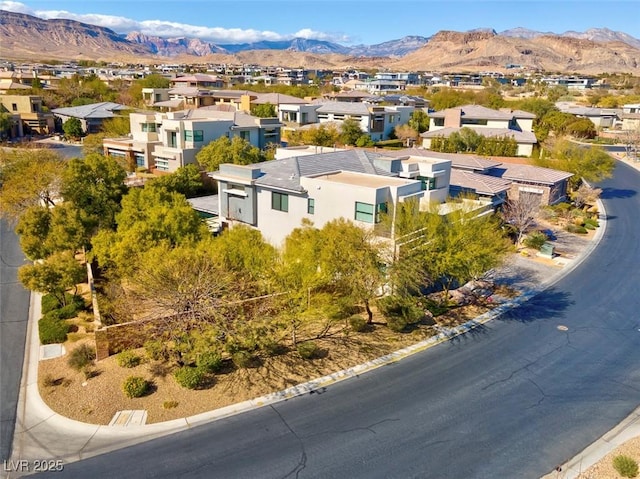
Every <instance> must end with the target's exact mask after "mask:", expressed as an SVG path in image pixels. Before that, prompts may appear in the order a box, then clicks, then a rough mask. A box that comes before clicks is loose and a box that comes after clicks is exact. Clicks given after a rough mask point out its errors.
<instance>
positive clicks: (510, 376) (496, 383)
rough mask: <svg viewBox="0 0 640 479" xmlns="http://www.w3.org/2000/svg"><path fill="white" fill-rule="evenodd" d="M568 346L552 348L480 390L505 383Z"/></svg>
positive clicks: (562, 345)
mask: <svg viewBox="0 0 640 479" xmlns="http://www.w3.org/2000/svg"><path fill="white" fill-rule="evenodd" d="M568 345H570V344H567V343H565V344H561V345H560V346H558V347H557V348H553V349H552V350H551V351H549V352H548V353H545V354H543V355H541V356H540V357H538V358H537V359H535V360H534V361H530V362H528V363H527V364H525V365H524V366H521V367H519V368H517V369H514V370H513V371H511V374H509V376H507V377H506V378H504V379H498V380H497V381H493V382H492V383H489V384H487V385H486V386H484V387H483V388H482V391H486V390H487V389H489V388H492V387H493V386H496V385H498V384H501V383H506V382H507V381H509V380H510V379H511V378H513V377H514V376H515V375H516V374H518V373H519V372H520V371H522V370H525V369H528V368H530V367H531V366H533V365H534V364H536V363H537V362H539V361H540V360H542V359H544V358H546V357H547V356H550V355H552V354H554V353H555V352H556V351H559V350H560V349H562V348H565V347H566V346H568Z"/></svg>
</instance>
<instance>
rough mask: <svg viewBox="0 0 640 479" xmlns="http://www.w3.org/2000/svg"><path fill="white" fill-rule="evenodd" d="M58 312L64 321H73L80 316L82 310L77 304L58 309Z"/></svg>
mask: <svg viewBox="0 0 640 479" xmlns="http://www.w3.org/2000/svg"><path fill="white" fill-rule="evenodd" d="M58 311H59V313H60V317H61V318H62V319H71V318H75V317H76V316H77V315H78V311H80V308H79V307H78V305H77V304H76V303H69V304H67V305H66V306H63V307H62V308H60V309H58Z"/></svg>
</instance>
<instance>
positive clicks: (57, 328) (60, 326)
mask: <svg viewBox="0 0 640 479" xmlns="http://www.w3.org/2000/svg"><path fill="white" fill-rule="evenodd" d="M52 312H53V311H52ZM49 314H51V312H50V313H47V315H45V316H44V317H43V318H42V319H41V320H40V321H38V333H39V334H40V342H41V343H42V344H55V343H64V342H65V341H66V340H67V333H68V332H69V325H68V324H67V323H65V322H64V321H62V320H61V319H59V318H58V317H56V316H55V315H54V316H48V315H49Z"/></svg>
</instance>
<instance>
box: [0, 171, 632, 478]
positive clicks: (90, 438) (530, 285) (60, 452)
mask: <svg viewBox="0 0 640 479" xmlns="http://www.w3.org/2000/svg"><path fill="white" fill-rule="evenodd" d="M638 166H640V165H638ZM601 211H604V210H603V209H602V206H601ZM605 228H606V222H605V221H602V226H601V227H600V228H598V229H597V230H596V234H595V237H594V238H593V240H591V241H588V242H585V243H584V244H583V246H584V247H582V248H581V249H580V250H579V251H574V252H573V253H572V255H573V257H572V258H570V259H569V260H568V261H567V262H566V264H563V265H554V264H550V263H548V262H547V263H545V262H540V261H536V260H531V259H525V258H520V257H515V258H514V260H513V261H512V262H510V263H509V264H508V265H506V266H505V267H504V268H503V269H500V270H497V271H496V276H500V277H502V278H503V279H506V280H507V281H508V282H510V283H511V284H513V285H517V286H519V287H520V288H522V289H524V290H525V294H523V295H522V296H521V297H519V299H518V300H517V301H516V302H514V303H511V304H505V305H502V306H500V307H499V308H501V309H498V310H497V311H496V310H494V311H492V312H490V313H488V314H486V315H483V316H481V317H479V318H476V319H475V320H473V321H470V322H469V323H467V324H465V325H463V326H460V327H458V328H451V329H448V330H447V331H443V332H442V333H441V334H439V335H438V336H436V337H434V338H430V339H429V340H427V341H424V342H422V343H419V344H416V345H413V346H411V347H409V348H405V349H403V350H400V351H396V352H395V353H392V354H389V355H387V356H384V357H382V358H378V359H376V360H373V361H370V362H369V363H366V364H362V365H359V366H356V367H354V368H350V369H348V370H344V371H339V372H337V373H334V374H331V375H329V376H325V377H323V378H319V379H316V380H313V381H310V382H308V383H305V384H301V385H298V386H295V387H292V388H289V389H287V390H284V391H279V392H276V393H273V394H270V395H267V396H263V397H261V398H256V399H253V400H250V401H245V402H242V403H239V404H234V405H231V406H228V407H225V408H221V409H218V410H215V411H210V412H206V413H203V414H199V415H197V416H192V417H187V418H182V419H177V420H174V421H167V422H164V423H155V424H149V425H144V426H137V425H133V426H127V427H117V426H104V425H94V424H85V423H81V422H78V421H74V420H71V419H68V418H65V417H63V416H61V415H59V414H57V413H55V412H54V411H52V410H51V409H50V408H49V407H48V406H47V405H46V404H45V403H44V401H43V400H42V398H41V397H40V394H39V391H38V381H37V380H38V363H39V359H40V358H39V356H40V354H39V352H40V344H39V338H38V328H37V318H40V316H41V311H40V295H39V294H33V295H32V297H31V304H30V318H31V319H30V321H29V329H28V332H27V348H26V353H25V362H24V369H23V370H24V371H25V373H24V374H23V378H22V383H21V387H20V399H19V402H18V412H17V421H16V431H15V435H14V447H13V456H12V459H11V461H10V463H9V465H8V466H9V467H4V468H3V469H4V470H3V471H2V476H1V477H6V478H14V477H20V476H22V475H24V472H28V471H30V469H29V468H30V467H32V466H33V464H34V461H36V460H39V461H42V460H46V459H57V460H62V461H63V462H67V463H68V462H73V461H78V460H81V459H85V458H88V457H91V456H94V455H98V454H104V453H106V452H109V451H113V450H116V449H120V448H122V447H126V446H129V445H132V444H136V443H139V442H143V441H147V440H149V439H152V438H155V437H160V436H164V435H168V434H172V433H174V432H177V431H180V430H185V429H188V428H192V427H194V426H196V425H200V424H204V423H207V422H210V421H213V420H215V419H219V418H222V417H227V416H231V415H235V414H238V413H241V412H244V411H247V410H250V409H252V408H255V407H259V406H264V405H266V404H271V403H275V402H279V401H282V400H285V399H287V398H290V397H294V396H298V395H301V394H305V393H308V392H309V391H311V390H315V389H318V388H320V387H325V386H327V385H329V384H332V383H335V382H337V381H341V380H344V379H348V378H350V377H354V376H356V375H357V374H362V373H363V372H365V371H369V370H372V369H375V368H377V367H380V366H382V365H385V364H388V363H390V362H394V361H398V360H400V359H402V358H403V357H406V356H408V355H410V354H414V353H416V352H418V351H421V350H424V349H426V348H428V347H431V346H433V345H435V344H438V343H439V342H442V341H446V340H448V339H450V338H451V337H453V336H455V335H458V334H464V332H466V331H468V330H469V329H471V328H473V327H475V326H477V325H478V324H482V323H483V322H486V321H490V320H491V319H493V318H494V317H495V316H496V315H498V314H500V313H501V312H503V311H504V310H505V309H507V308H511V307H514V306H516V305H517V304H519V303H521V302H522V301H524V300H526V299H527V298H529V297H531V296H533V295H535V294H536V293H537V292H539V291H540V290H541V289H544V288H546V287H548V286H549V285H551V284H553V283H555V282H557V281H559V280H560V279H561V278H562V277H564V276H565V275H567V274H568V273H570V272H571V271H572V270H573V269H574V268H575V267H576V266H577V265H578V264H579V263H580V262H581V261H582V260H583V259H584V258H585V257H586V256H588V255H589V253H591V251H592V250H593V249H594V248H595V247H596V246H597V244H598V242H599V241H600V238H601V237H602V235H603V234H604V230H605ZM569 256H571V255H569ZM635 436H640V408H639V409H638V410H636V411H635V412H634V413H633V414H632V415H631V416H629V418H627V419H626V420H625V421H624V422H623V423H622V424H621V425H619V426H617V427H616V428H615V429H613V430H612V431H611V432H609V433H608V434H607V435H605V436H604V437H603V438H602V439H600V440H598V441H597V442H595V443H594V444H592V445H591V446H589V447H588V448H587V449H585V450H584V451H583V452H581V453H580V454H579V455H577V456H576V457H575V458H573V459H571V460H570V461H568V462H567V463H566V464H564V465H562V469H563V472H562V473H555V472H554V473H553V474H555V475H553V476H548V477H562V478H575V477H577V475H578V473H579V472H580V471H584V470H585V469H586V468H587V467H589V466H590V465H591V464H594V463H596V462H597V461H598V460H600V459H601V458H602V457H604V456H605V455H606V454H607V453H608V452H610V451H611V450H613V449H614V448H615V447H616V446H617V445H618V444H619V443H620V442H622V441H624V440H627V439H629V438H632V437H635ZM19 461H26V462H19ZM20 464H22V465H24V466H26V469H24V468H23V469H22V471H23V472H16V471H12V470H11V469H12V465H20ZM5 466H6V465H5ZM7 469H9V470H7ZM16 469H17V467H16ZM558 474H561V475H558Z"/></svg>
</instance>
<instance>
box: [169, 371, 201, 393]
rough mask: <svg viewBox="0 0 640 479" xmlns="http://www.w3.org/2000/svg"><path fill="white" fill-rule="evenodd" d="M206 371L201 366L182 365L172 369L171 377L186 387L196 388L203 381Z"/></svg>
mask: <svg viewBox="0 0 640 479" xmlns="http://www.w3.org/2000/svg"><path fill="white" fill-rule="evenodd" d="M205 376H206V372H205V371H204V370H203V369H201V368H193V367H191V366H183V367H181V368H178V369H176V370H175V371H174V373H173V377H174V378H175V380H176V382H177V383H178V384H179V385H180V386H182V387H183V388H187V389H198V388H199V387H201V386H202V384H203V383H204V379H205Z"/></svg>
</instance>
